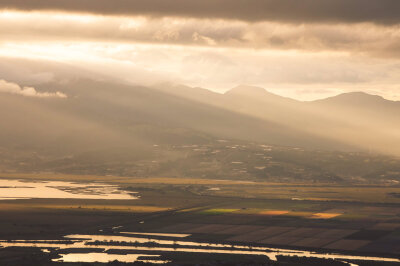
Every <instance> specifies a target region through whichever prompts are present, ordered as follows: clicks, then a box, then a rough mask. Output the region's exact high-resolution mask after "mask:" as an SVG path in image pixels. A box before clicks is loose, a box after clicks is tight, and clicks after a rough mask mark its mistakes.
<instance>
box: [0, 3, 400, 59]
mask: <svg viewBox="0 0 400 266" xmlns="http://www.w3.org/2000/svg"><path fill="white" fill-rule="evenodd" d="M0 1H1V0H0ZM0 25H8V26H7V27H0V42H1V41H4V42H18V41H19V42H24V43H25V42H26V41H27V40H29V42H30V43H32V42H33V41H32V40H35V41H40V42H43V41H85V40H86V41H100V42H114V43H151V44H173V45H193V46H212V47H217V48H218V47H238V48H241V49H246V48H252V49H253V48H257V49H276V50H291V49H293V50H304V51H344V52H350V53H362V54H368V55H370V56H380V57H389V58H390V57H391V58H399V57H400V45H399V43H400V25H392V26H385V25H375V24H371V23H358V24H352V25H349V24H335V25H333V24H299V25H294V24H282V23H276V22H257V23H247V22H240V21H224V20H215V19H211V20H209V19H193V18H190V19H189V18H174V17H168V18H162V19H161V18H150V17H129V18H126V17H117V16H93V15H81V16H77V15H72V14H66V13H62V14H61V13H40V12H33V13H26V12H4V13H0Z"/></svg>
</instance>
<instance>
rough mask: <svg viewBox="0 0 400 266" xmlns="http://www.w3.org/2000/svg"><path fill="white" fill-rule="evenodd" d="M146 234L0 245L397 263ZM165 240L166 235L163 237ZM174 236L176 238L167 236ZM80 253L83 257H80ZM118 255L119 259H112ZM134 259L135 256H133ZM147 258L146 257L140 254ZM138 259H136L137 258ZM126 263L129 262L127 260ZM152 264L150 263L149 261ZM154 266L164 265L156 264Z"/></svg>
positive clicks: (104, 255)
mask: <svg viewBox="0 0 400 266" xmlns="http://www.w3.org/2000/svg"><path fill="white" fill-rule="evenodd" d="M142 234H147V237H144V236H143V237H128V236H120V235H67V236H65V238H66V240H69V241H70V242H68V241H67V242H66V241H65V240H64V242H57V241H49V240H43V241H36V240H32V241H29V240H26V241H13V242H8V241H5V240H0V245H1V246H3V247H33V246H35V247H39V248H42V249H51V248H53V249H54V248H55V249H61V250H62V249H69V248H75V249H82V251H83V249H86V250H87V249H102V250H105V252H104V253H96V254H102V255H101V256H98V257H96V259H104V260H107V261H110V260H111V261H112V260H115V259H117V260H120V261H125V262H131V261H130V260H133V259H136V260H137V259H138V258H137V256H139V255H138V254H127V255H113V254H108V253H107V252H106V251H107V250H109V249H113V250H121V252H124V253H129V252H132V251H135V252H138V251H139V252H143V251H149V252H150V251H151V252H152V253H153V252H156V253H157V252H159V253H163V252H190V253H215V254H246V255H263V256H267V257H268V258H269V259H270V260H273V261H276V260H277V256H279V255H280V256H298V257H309V258H321V259H333V260H336V261H341V262H344V263H347V264H349V265H352V266H354V265H356V264H354V262H350V261H357V260H363V261H381V262H400V260H399V259H396V258H384V257H372V256H351V255H345V254H339V253H320V252H311V251H306V250H290V249H279V248H268V247H257V246H243V245H227V244H216V243H204V242H195V241H178V240H176V239H170V240H168V239H158V238H156V236H153V234H154V233H142ZM163 237H164V238H165V237H166V236H165V235H163ZM171 237H176V236H171ZM82 254H84V255H85V256H84V255H82ZM88 254H95V253H84V252H82V253H68V254H63V255H62V258H61V259H58V260H63V261H65V262H66V261H69V262H73V260H75V261H78V260H79V262H93V260H92V259H91V258H92V257H91V256H87V255H88ZM115 256H119V257H115ZM135 256H136V257H135ZM142 256H148V255H142ZM139 257H140V256H139ZM127 260H129V261H127ZM151 262H153V261H151ZM158 263H164V262H163V261H161V260H160V261H158Z"/></svg>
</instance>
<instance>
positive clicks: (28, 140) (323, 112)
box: [0, 79, 400, 157]
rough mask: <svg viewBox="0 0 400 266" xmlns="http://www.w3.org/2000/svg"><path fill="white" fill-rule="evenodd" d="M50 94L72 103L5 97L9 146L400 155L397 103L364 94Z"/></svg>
mask: <svg viewBox="0 0 400 266" xmlns="http://www.w3.org/2000/svg"><path fill="white" fill-rule="evenodd" d="M49 88H52V90H54V91H61V92H63V93H65V94H67V95H68V98H66V99H53V98H52V99H44V98H43V99H42V98H33V97H24V96H20V95H11V94H8V93H0V112H1V114H2V122H1V131H0V145H1V146H2V147H7V148H10V149H14V150H18V151H21V150H22V151H23V150H29V151H38V152H44V151H46V152H47V153H49V154H56V155H65V154H68V153H77V152H79V153H82V152H89V151H91V152H92V151H100V150H107V151H115V152H117V153H120V154H126V155H127V156H139V157H140V156H146V154H147V153H148V150H149V149H148V147H150V146H152V145H153V144H158V143H167V144H174V143H201V142H206V141H208V140H210V139H221V138H228V139H237V140H243V141H256V142H262V143H267V144H272V145H284V146H298V147H307V148H318V149H327V150H366V149H373V150H377V151H383V152H389V153H396V154H398V153H399V151H400V147H399V144H396V143H400V139H399V135H400V134H394V133H396V132H398V130H399V127H398V124H400V123H397V124H394V121H398V120H399V114H400V107H399V103H397V102H393V101H388V100H385V99H383V98H381V97H379V96H371V95H368V94H364V93H349V94H344V95H339V96H336V97H331V98H328V99H324V100H319V101H314V102H300V101H296V100H293V99H289V98H286V97H281V96H278V95H275V94H272V93H269V92H267V91H266V90H264V89H262V88H257V87H251V86H238V87H236V88H233V89H232V90H230V91H228V92H227V93H225V94H219V93H215V92H211V91H209V90H206V89H202V88H190V87H186V86H183V85H172V84H160V85H158V86H154V87H152V88H148V87H142V86H133V85H127V84H121V83H116V82H111V81H94V80H92V79H74V80H70V81H68V82H62V83H60V82H48V83H42V84H41V85H38V86H37V89H38V90H39V91H40V90H43V91H46V90H48V89H49ZM383 117H385V120H384V121H379V120H380V119H382V118H383ZM392 122H393V123H392ZM391 123H392V124H391ZM389 127H390V130H388V128H389ZM383 129H384V130H383ZM388 132H389V133H388ZM114 155H115V153H114ZM99 156H100V155H99Z"/></svg>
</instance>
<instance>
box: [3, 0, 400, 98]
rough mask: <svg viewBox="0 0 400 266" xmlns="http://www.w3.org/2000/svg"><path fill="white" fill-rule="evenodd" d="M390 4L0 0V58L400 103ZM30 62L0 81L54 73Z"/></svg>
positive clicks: (399, 45)
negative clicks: (357, 94)
mask: <svg viewBox="0 0 400 266" xmlns="http://www.w3.org/2000/svg"><path fill="white" fill-rule="evenodd" d="M399 10H400V1H398V0H368V1H366V0H202V1H198V0H196V1H195V0H35V1H32V0H0V60H2V58H3V59H5V58H6V59H7V60H10V59H13V58H16V59H30V60H35V62H36V64H39V65H40V64H41V62H43V64H45V63H46V64H47V63H49V62H57V63H63V64H67V65H69V66H79V67H80V68H84V69H85V70H87V71H90V72H92V73H98V75H109V76H112V77H114V78H117V79H120V80H122V81H126V82H131V83H135V84H143V85H154V84H159V83H162V82H166V81H167V82H173V83H180V84H185V85H188V86H193V87H203V88H207V89H210V90H213V91H217V92H221V93H222V92H225V91H227V90H229V89H230V88H232V87H235V86H237V85H240V84H246V85H254V86H261V87H264V88H266V89H267V90H268V91H270V92H274V93H277V94H280V95H284V96H288V97H292V98H296V99H300V100H313V99H319V98H325V97H329V96H333V95H337V94H340V93H343V92H350V91H364V92H367V93H371V94H377V95H381V96H383V97H385V98H387V99H392V100H400V15H399ZM40 69H41V68H40V67H36V70H35V71H34V73H33V74H34V76H35V79H32V80H31V83H32V84H14V83H15V80H10V79H11V78H10V77H8V76H7V73H8V72H7V73H5V72H2V71H0V80H2V81H3V82H4V84H13V86H14V87H13V89H8V90H9V91H10V90H11V91H14V92H16V91H19V92H18V93H31V94H34V95H37V94H36V92H35V91H32V89H31V87H30V85H32V86H33V85H35V84H34V83H38V82H40V81H41V80H42V81H43V82H44V81H48V80H51V79H54V77H55V76H56V75H55V74H54V73H52V72H51V71H49V70H40ZM41 71H42V72H41ZM15 72H20V73H26V72H24V71H22V70H19V69H18V67H17V68H16V69H15ZM21 75H22V74H21ZM38 77H40V78H38ZM28 81H29V80H28ZM28 83H29V82H28ZM18 86H19V87H18ZM16 88H19V90H18V89H16ZM24 88H25V90H24ZM26 88H27V90H26Z"/></svg>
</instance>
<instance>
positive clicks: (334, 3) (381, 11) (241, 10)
mask: <svg viewBox="0 0 400 266" xmlns="http://www.w3.org/2000/svg"><path fill="white" fill-rule="evenodd" d="M0 8H3V9H17V10H29V11H31V10H61V11H69V12H85V13H94V14H102V15H110V14H111V15H150V16H158V17H159V16H181V17H197V18H222V19H232V20H243V21H282V22H290V23H318V22H328V23H332V22H333V23H336V22H345V23H355V22H356V23H357V22H374V23H383V24H395V23H399V22H400V16H399V12H398V11H399V10H400V1H398V0H201V1H199V0H134V1H132V0H112V1H110V0H35V1H32V0H0Z"/></svg>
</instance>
